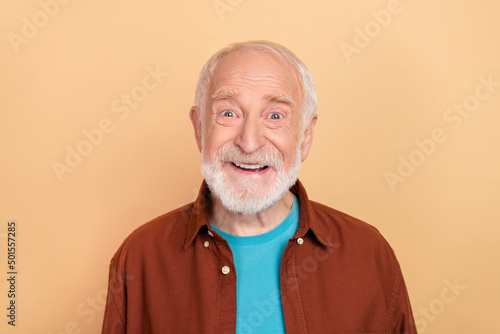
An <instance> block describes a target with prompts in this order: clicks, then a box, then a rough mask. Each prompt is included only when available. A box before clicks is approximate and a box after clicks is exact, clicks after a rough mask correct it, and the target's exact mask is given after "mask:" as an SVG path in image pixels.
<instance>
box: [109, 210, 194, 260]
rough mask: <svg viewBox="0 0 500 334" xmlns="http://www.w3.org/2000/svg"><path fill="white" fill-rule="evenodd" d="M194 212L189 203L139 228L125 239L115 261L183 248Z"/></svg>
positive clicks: (115, 256)
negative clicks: (146, 253)
mask: <svg viewBox="0 0 500 334" xmlns="http://www.w3.org/2000/svg"><path fill="white" fill-rule="evenodd" d="M192 210H193V203H189V204H186V205H184V206H182V207H179V208H177V209H175V210H172V211H170V212H167V213H165V214H163V215H161V216H159V217H156V218H154V219H152V220H150V221H149V222H147V223H145V224H143V225H141V226H139V227H137V228H136V229H135V230H134V231H132V233H130V234H129V236H128V237H127V238H125V240H124V241H123V242H122V244H121V245H120V247H119V248H118V250H117V252H116V253H115V255H114V257H113V259H116V258H118V257H124V256H128V255H129V254H130V253H134V254H136V255H140V254H141V253H144V252H149V251H153V250H154V249H158V250H159V249H165V248H178V247H182V245H183V243H184V241H185V238H186V230H187V224H188V222H189V218H190V216H191V212H192Z"/></svg>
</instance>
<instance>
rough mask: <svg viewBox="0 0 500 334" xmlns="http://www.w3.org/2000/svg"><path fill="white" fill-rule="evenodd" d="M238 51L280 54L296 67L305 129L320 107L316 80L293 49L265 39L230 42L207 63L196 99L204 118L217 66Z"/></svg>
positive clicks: (281, 57)
mask: <svg viewBox="0 0 500 334" xmlns="http://www.w3.org/2000/svg"><path fill="white" fill-rule="evenodd" d="M236 52H251V53H257V52H264V53H269V54H272V55H275V56H278V58H279V59H281V60H283V61H284V62H286V63H287V64H289V65H291V66H293V68H295V70H296V71H297V74H298V75H299V79H300V84H301V86H302V94H303V101H304V104H303V105H302V128H303V129H305V127H306V126H307V123H308V122H307V121H308V120H309V119H311V118H312V117H313V116H314V115H316V112H317V109H318V100H317V98H316V91H315V90H314V81H313V78H312V76H311V73H310V72H309V70H308V69H307V67H306V65H305V64H304V63H303V62H302V61H301V60H300V59H299V58H298V57H297V56H296V55H295V54H294V53H293V52H292V51H290V50H289V49H287V48H286V47H284V46H283V45H280V44H278V43H273V42H269V41H264V40H260V41H247V42H239V43H232V44H229V45H228V46H226V47H225V48H223V49H220V50H219V51H217V52H216V53H215V54H214V55H213V56H212V57H210V59H209V60H208V61H207V62H206V63H205V65H204V66H203V68H202V70H201V72H200V78H199V79H198V84H197V86H196V96H195V101H194V102H195V105H196V106H197V107H198V108H199V109H200V112H201V117H202V120H203V119H204V117H205V108H206V101H207V88H208V85H209V84H210V80H211V79H212V77H213V74H214V70H215V67H216V66H217V64H218V63H219V62H220V61H221V60H222V59H223V58H224V57H226V56H228V55H230V54H232V53H236Z"/></svg>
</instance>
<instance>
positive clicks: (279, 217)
mask: <svg viewBox="0 0 500 334" xmlns="http://www.w3.org/2000/svg"><path fill="white" fill-rule="evenodd" d="M293 201H294V196H293V194H292V193H291V192H290V191H288V192H287V193H286V194H285V195H284V196H283V198H281V199H280V200H279V201H278V202H276V203H275V204H274V205H273V206H271V207H270V208H269V209H267V210H265V211H262V212H259V213H255V214H251V215H245V214H241V213H234V212H231V211H229V210H227V209H226V208H225V207H224V206H223V205H222V203H221V202H220V200H219V199H218V198H214V197H212V199H211V201H210V207H209V210H208V212H209V216H210V223H211V224H212V225H213V226H215V227H216V228H218V229H219V230H221V231H224V232H226V233H229V234H232V235H237V236H252V235H259V234H263V233H266V232H269V231H271V230H272V229H274V228H275V227H276V226H278V225H279V224H280V223H281V222H282V221H283V220H285V218H286V217H287V216H288V214H289V213H290V210H291V209H292V205H293Z"/></svg>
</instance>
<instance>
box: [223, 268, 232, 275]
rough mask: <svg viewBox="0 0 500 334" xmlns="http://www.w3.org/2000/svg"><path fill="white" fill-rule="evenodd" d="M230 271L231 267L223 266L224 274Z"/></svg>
mask: <svg viewBox="0 0 500 334" xmlns="http://www.w3.org/2000/svg"><path fill="white" fill-rule="evenodd" d="M230 271H231V269H229V267H228V266H224V267H222V273H223V274H224V275H227V274H229V272H230Z"/></svg>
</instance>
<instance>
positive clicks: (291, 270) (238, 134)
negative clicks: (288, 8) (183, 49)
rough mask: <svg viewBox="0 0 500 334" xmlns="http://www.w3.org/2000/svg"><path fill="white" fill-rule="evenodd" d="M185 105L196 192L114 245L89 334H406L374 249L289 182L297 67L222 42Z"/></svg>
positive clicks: (301, 125)
mask: <svg viewBox="0 0 500 334" xmlns="http://www.w3.org/2000/svg"><path fill="white" fill-rule="evenodd" d="M195 104H196V105H195V106H193V107H192V108H191V110H190V114H189V115H190V118H191V122H192V124H193V127H194V132H195V138H196V143H197V144H198V148H199V150H200V151H201V157H202V166H201V171H202V174H203V176H204V178H205V181H204V182H203V184H202V185H201V189H200V192H199V195H198V198H197V199H196V201H195V202H194V203H190V204H188V205H186V206H183V207H181V208H178V209H176V210H174V211H171V212H169V213H167V214H165V215H163V216H160V217H158V218H156V219H154V220H152V221H151V222H149V223H147V224H145V225H142V226H141V227H139V228H138V229H136V230H135V231H134V232H133V233H132V234H131V235H130V236H129V237H128V238H127V239H126V240H125V241H124V242H123V244H122V245H121V247H120V248H119V250H118V251H117V253H116V254H115V256H114V257H113V259H112V260H111V265H110V278H109V292H108V302H107V304H106V311H105V315H104V324H103V333H113V334H114V333H132V334H139V333H175V334H179V333H207V334H209V333H235V332H236V333H238V334H244V333H273V334H276V333H289V334H291V333H296V334H304V333H416V329H415V325H414V321H413V317H412V313H411V307H410V303H409V299H408V295H407V291H406V287H405V284H404V281H403V277H402V274H401V269H400V267H399V265H398V262H397V260H396V257H395V256H394V253H393V251H392V249H391V248H390V246H389V245H388V244H387V242H386V241H385V240H384V239H383V237H382V236H381V235H380V234H379V232H378V231H377V230H376V229H375V228H373V227H372V226H370V225H368V224H366V223H364V222H361V221H360V220H358V219H356V218H353V217H350V216H348V215H346V214H344V213H341V212H339V211H336V210H334V209H332V208H329V207H327V206H324V205H321V204H318V203H316V202H313V201H310V200H309V199H308V197H307V194H306V191H305V189H304V187H303V185H302V184H301V183H300V182H299V181H298V180H297V176H298V174H299V170H300V165H301V163H302V161H304V160H305V159H306V158H307V156H308V154H309V149H310V148H311V144H312V140H313V135H314V126H315V124H316V120H317V115H316V106H317V101H316V94H315V91H314V84H313V80H312V77H311V75H310V73H309V71H308V69H307V68H306V66H305V65H304V64H303V63H302V62H301V61H300V60H299V59H298V58H297V57H296V56H295V55H294V54H293V53H292V52H291V51H290V50H288V49H286V48H285V47H283V46H281V45H279V44H276V43H271V42H267V41H250V42H244V43H235V44H231V45H229V46H228V47H226V48H224V49H222V50H220V51H218V52H217V53H216V54H215V55H213V56H212V57H211V58H210V59H209V60H208V62H207V63H206V64H205V66H204V67H203V69H202V71H201V74H200V79H199V82H198V86H197V90H196V101H195Z"/></svg>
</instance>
